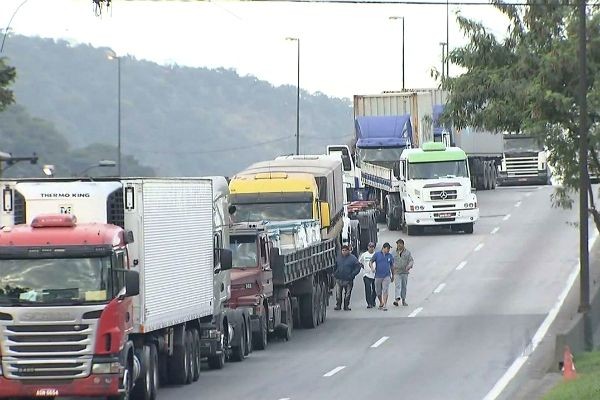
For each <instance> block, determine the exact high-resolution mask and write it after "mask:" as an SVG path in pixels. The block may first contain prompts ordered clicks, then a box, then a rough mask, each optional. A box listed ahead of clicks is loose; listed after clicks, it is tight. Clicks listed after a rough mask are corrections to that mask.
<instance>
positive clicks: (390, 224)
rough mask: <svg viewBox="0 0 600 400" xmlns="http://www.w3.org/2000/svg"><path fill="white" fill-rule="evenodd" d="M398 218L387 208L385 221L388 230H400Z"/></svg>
mask: <svg viewBox="0 0 600 400" xmlns="http://www.w3.org/2000/svg"><path fill="white" fill-rule="evenodd" d="M398 222H399V221H398V220H396V219H395V218H394V216H393V215H391V211H390V210H389V209H386V211H385V223H386V225H387V228H388V230H390V231H397V230H398V225H399V224H398Z"/></svg>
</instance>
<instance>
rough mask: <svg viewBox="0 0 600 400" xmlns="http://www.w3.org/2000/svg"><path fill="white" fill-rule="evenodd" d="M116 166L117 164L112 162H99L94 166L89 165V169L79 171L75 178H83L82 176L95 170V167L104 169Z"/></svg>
mask: <svg viewBox="0 0 600 400" xmlns="http://www.w3.org/2000/svg"><path fill="white" fill-rule="evenodd" d="M116 165H117V163H116V162H114V161H113V160H100V161H98V162H97V163H96V164H92V165H90V166H89V167H87V168H86V169H84V170H83V171H81V172H80V173H79V174H77V175H75V176H84V174H85V173H86V172H88V171H89V170H90V169H92V168H97V167H101V168H102V167H104V168H106V167H114V166H116Z"/></svg>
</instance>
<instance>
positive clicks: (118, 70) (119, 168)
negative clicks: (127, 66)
mask: <svg viewBox="0 0 600 400" xmlns="http://www.w3.org/2000/svg"><path fill="white" fill-rule="evenodd" d="M117 121H118V122H117V123H118V126H117V163H118V164H117V174H118V175H119V177H120V176H121V165H122V162H121V57H117Z"/></svg>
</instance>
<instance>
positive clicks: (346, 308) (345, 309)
mask: <svg viewBox="0 0 600 400" xmlns="http://www.w3.org/2000/svg"><path fill="white" fill-rule="evenodd" d="M351 310H352V309H351V308H350V307H344V311H351Z"/></svg>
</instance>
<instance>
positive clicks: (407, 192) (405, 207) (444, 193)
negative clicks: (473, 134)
mask: <svg viewBox="0 0 600 400" xmlns="http://www.w3.org/2000/svg"><path fill="white" fill-rule="evenodd" d="M394 174H395V175H396V177H397V178H398V180H399V182H400V199H401V202H402V215H401V221H400V224H401V225H406V231H407V233H408V234H409V235H411V234H414V233H418V232H419V231H420V230H422V228H423V227H425V226H433V225H450V227H451V229H452V230H454V231H464V232H465V233H473V224H474V223H475V221H477V219H478V218H479V208H478V205H477V196H476V195H475V194H474V193H472V191H471V179H470V173H469V163H468V160H467V155H466V153H465V152H464V151H463V150H461V149H460V148H458V147H446V145H445V144H444V143H441V142H435V143H434V142H428V143H423V145H422V147H421V148H415V149H406V150H404V151H403V152H402V154H401V156H400V162H399V163H398V165H397V167H395V168H394Z"/></svg>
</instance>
